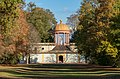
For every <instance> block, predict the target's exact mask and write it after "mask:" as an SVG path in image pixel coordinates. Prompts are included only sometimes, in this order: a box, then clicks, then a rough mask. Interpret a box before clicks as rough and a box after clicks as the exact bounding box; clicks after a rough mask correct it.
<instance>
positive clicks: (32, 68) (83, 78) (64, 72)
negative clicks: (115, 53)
mask: <svg viewBox="0 0 120 79" xmlns="http://www.w3.org/2000/svg"><path fill="white" fill-rule="evenodd" d="M1 78H3V79H5V78H6V79H13V78H15V79H21V78H22V79H33V78H35V79H37V78H38V79H120V68H111V67H106V66H104V67H103V66H94V65H86V64H42V65H41V64H33V65H17V66H14V67H13V66H11V67H10V66H0V79H1Z"/></svg>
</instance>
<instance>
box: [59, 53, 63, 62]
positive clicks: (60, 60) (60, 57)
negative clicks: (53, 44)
mask: <svg viewBox="0 0 120 79" xmlns="http://www.w3.org/2000/svg"><path fill="white" fill-rule="evenodd" d="M59 63H63V56H62V55H60V56H59Z"/></svg>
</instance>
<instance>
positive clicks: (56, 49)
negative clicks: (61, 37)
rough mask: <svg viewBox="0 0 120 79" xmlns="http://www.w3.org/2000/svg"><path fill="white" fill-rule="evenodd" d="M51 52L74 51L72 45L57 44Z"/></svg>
mask: <svg viewBox="0 0 120 79" xmlns="http://www.w3.org/2000/svg"><path fill="white" fill-rule="evenodd" d="M50 52H52V53H53V52H54V53H72V52H73V51H72V50H71V49H70V46H64V45H57V46H55V47H54V48H53V49H52V50H51V51H50Z"/></svg>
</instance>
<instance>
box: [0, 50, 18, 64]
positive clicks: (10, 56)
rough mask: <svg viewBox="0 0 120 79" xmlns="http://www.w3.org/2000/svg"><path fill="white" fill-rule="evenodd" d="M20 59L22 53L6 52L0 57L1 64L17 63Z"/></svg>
mask: <svg viewBox="0 0 120 79" xmlns="http://www.w3.org/2000/svg"><path fill="white" fill-rule="evenodd" d="M19 60H20V54H15V53H10V52H6V53H4V54H2V55H1V57H0V64H11V65H13V64H17V63H18V62H19Z"/></svg>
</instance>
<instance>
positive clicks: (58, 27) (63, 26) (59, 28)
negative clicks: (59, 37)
mask: <svg viewBox="0 0 120 79" xmlns="http://www.w3.org/2000/svg"><path fill="white" fill-rule="evenodd" d="M55 31H70V29H69V27H68V26H67V25H66V24H63V23H62V21H60V24H57V25H56V27H55Z"/></svg>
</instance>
